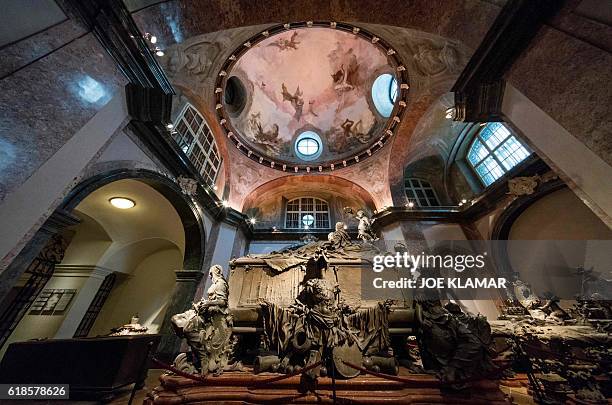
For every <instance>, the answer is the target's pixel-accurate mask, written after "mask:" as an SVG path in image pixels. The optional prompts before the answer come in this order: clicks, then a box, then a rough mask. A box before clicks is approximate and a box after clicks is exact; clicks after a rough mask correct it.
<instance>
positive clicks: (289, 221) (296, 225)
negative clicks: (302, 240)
mask: <svg viewBox="0 0 612 405" xmlns="http://www.w3.org/2000/svg"><path fill="white" fill-rule="evenodd" d="M285 228H288V229H328V228H329V207H328V205H327V202H326V201H324V200H321V199H319V198H313V197H301V198H296V199H293V200H291V201H289V202H287V214H286V216H285Z"/></svg>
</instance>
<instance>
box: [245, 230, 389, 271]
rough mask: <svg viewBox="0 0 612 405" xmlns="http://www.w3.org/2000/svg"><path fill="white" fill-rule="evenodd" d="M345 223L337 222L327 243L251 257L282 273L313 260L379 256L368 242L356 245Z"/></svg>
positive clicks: (306, 245) (317, 242)
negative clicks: (259, 259)
mask: <svg viewBox="0 0 612 405" xmlns="http://www.w3.org/2000/svg"><path fill="white" fill-rule="evenodd" d="M344 228H345V224H344V222H337V223H336V227H335V230H334V231H333V232H330V233H329V235H328V236H327V240H326V241H321V242H319V241H316V242H310V243H307V244H304V245H300V246H296V247H291V248H286V249H283V250H281V251H277V252H271V253H268V254H264V255H253V256H249V257H255V258H261V259H263V260H264V261H265V262H266V264H267V265H268V266H269V267H270V269H272V270H273V271H274V272H276V273H282V272H283V271H286V270H289V269H291V268H294V267H298V266H303V265H306V263H307V262H308V261H309V260H310V259H312V258H319V257H322V258H324V259H325V260H328V261H329V259H363V260H366V261H368V260H370V259H371V257H372V256H373V255H376V254H379V253H380V251H379V250H378V248H377V247H376V246H374V245H372V244H370V243H368V242H362V243H354V242H353V241H351V238H350V236H349V234H348V233H347V232H346V231H345V230H344Z"/></svg>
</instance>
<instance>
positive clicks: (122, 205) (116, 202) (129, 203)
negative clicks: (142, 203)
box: [108, 197, 136, 210]
mask: <svg viewBox="0 0 612 405" xmlns="http://www.w3.org/2000/svg"><path fill="white" fill-rule="evenodd" d="M108 202H109V203H111V205H112V206H113V207H115V208H119V209H121V210H127V209H130V208H134V206H135V205H136V203H135V202H134V200H130V199H129V198H125V197H113V198H111V199H110V200H108Z"/></svg>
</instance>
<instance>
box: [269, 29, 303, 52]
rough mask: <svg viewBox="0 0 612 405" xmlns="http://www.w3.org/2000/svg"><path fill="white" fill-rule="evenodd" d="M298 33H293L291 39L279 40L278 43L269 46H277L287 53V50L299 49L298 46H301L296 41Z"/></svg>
mask: <svg viewBox="0 0 612 405" xmlns="http://www.w3.org/2000/svg"><path fill="white" fill-rule="evenodd" d="M297 36H298V33H297V31H295V32H293V34H292V35H291V39H285V38H279V39H277V40H276V41H274V42H272V43H271V44H269V45H268V46H275V47H277V48H278V49H279V50H281V51H286V50H287V49H298V47H297V46H298V45H299V44H300V43H299V42H298V41H296V40H295V39H296V38H297Z"/></svg>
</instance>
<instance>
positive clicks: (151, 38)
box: [143, 32, 157, 44]
mask: <svg viewBox="0 0 612 405" xmlns="http://www.w3.org/2000/svg"><path fill="white" fill-rule="evenodd" d="M143 37H144V39H146V40H148V41H149V42H151V43H152V44H155V43H156V42H157V37H156V36H155V35H153V34H150V33H148V32H145V34H144V35H143Z"/></svg>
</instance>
